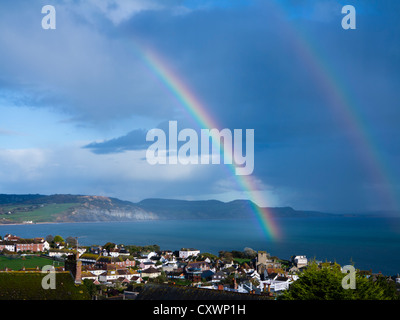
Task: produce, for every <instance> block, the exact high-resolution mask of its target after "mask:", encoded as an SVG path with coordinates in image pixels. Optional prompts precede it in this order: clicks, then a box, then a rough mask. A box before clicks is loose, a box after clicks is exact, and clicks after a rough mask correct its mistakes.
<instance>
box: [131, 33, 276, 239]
mask: <svg viewBox="0 0 400 320" xmlns="http://www.w3.org/2000/svg"><path fill="white" fill-rule="evenodd" d="M135 44H136V52H137V53H140V57H141V58H142V60H143V61H144V62H145V64H146V66H147V67H148V69H149V70H151V72H152V73H153V74H154V75H156V76H157V78H158V79H159V80H160V81H161V82H162V83H163V85H164V86H165V87H166V88H167V89H168V90H169V92H171V93H172V94H173V95H174V97H175V98H176V99H177V100H178V101H179V102H180V104H181V105H182V106H183V107H184V108H185V110H186V111H187V112H188V113H189V114H190V115H191V117H192V118H193V119H194V120H195V121H196V122H197V123H198V124H199V125H200V127H202V128H208V129H212V128H218V125H217V123H216V122H215V121H214V120H213V117H211V115H210V113H209V112H208V111H207V110H206V109H205V108H204V106H203V104H202V103H201V102H200V100H199V99H198V98H197V97H196V96H195V94H194V93H193V91H192V90H190V89H189V88H188V87H187V85H186V84H185V83H184V82H183V81H182V80H181V78H180V77H178V76H177V74H176V72H173V71H172V69H171V68H170V67H169V65H168V63H166V62H165V61H164V60H163V59H162V58H161V57H160V56H159V55H157V54H156V53H155V52H154V51H153V50H150V49H149V48H148V47H145V46H143V45H139V44H138V42H137V41H136V43H135ZM215 140H216V139H213V141H215ZM220 148H223V145H222V144H221V146H220ZM228 166H229V167H230V169H231V171H232V174H233V177H235V180H236V183H237V185H238V186H239V187H240V189H241V190H243V191H244V192H245V193H246V195H247V197H248V200H250V206H251V210H252V211H253V212H254V214H255V217H256V219H257V221H258V223H259V225H260V227H261V229H262V232H263V234H264V235H265V236H266V238H267V239H269V240H277V239H279V238H280V237H281V231H280V229H279V228H278V226H277V224H276V221H275V220H274V219H273V217H272V214H271V212H270V211H269V210H268V208H266V207H261V206H259V205H258V204H260V203H263V201H262V200H263V199H262V197H261V196H260V195H259V194H258V193H257V192H256V190H257V186H256V183H255V177H252V176H244V175H243V176H239V175H236V173H235V170H236V167H235V165H234V164H230V165H228Z"/></svg>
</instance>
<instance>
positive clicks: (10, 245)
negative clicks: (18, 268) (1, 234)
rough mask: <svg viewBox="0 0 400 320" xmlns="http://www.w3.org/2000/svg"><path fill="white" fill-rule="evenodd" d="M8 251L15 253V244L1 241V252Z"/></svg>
mask: <svg viewBox="0 0 400 320" xmlns="http://www.w3.org/2000/svg"><path fill="white" fill-rule="evenodd" d="M3 250H7V251H10V252H15V244H14V243H12V242H11V241H3V240H2V241H0V251H3Z"/></svg>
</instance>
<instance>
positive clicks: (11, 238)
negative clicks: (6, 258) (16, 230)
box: [3, 233, 20, 241]
mask: <svg viewBox="0 0 400 320" xmlns="http://www.w3.org/2000/svg"><path fill="white" fill-rule="evenodd" d="M3 239H4V240H5V241H18V240H19V239H20V237H17V236H15V235H13V234H9V233H7V234H6V235H5V236H4V238H3Z"/></svg>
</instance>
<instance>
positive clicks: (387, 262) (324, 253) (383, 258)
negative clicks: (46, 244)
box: [0, 216, 400, 275]
mask: <svg viewBox="0 0 400 320" xmlns="http://www.w3.org/2000/svg"><path fill="white" fill-rule="evenodd" d="M274 225H275V226H276V231H277V234H278V235H279V236H278V237H271V236H270V235H269V234H265V233H264V231H263V229H262V228H261V226H260V224H259V223H258V221H257V220H256V219H248V220H155V221H154V220H153V221H129V222H87V223H59V224H57V223H52V224H50V223H49V224H32V225H30V224H26V225H1V226H0V235H2V236H4V235H5V234H7V233H11V234H15V235H17V236H20V237H24V238H32V237H46V236H47V235H53V236H55V235H61V236H62V237H63V238H64V239H65V238H67V237H68V236H72V237H79V243H80V244H81V245H87V246H89V245H93V244H97V245H104V244H105V243H107V242H114V243H116V244H125V245H151V244H157V245H159V246H160V247H161V249H165V250H172V251H175V250H179V249H181V248H182V247H191V248H192V247H193V248H197V249H199V250H201V251H202V252H210V253H213V254H216V255H218V252H219V251H221V250H225V251H231V250H238V251H242V250H243V249H244V248H245V247H250V248H252V249H254V250H265V251H267V252H268V253H270V254H271V255H272V256H277V257H279V258H281V259H290V257H291V256H292V255H306V256H307V257H308V258H309V259H313V258H315V259H316V260H322V261H325V260H327V261H336V262H338V263H339V264H341V265H346V264H350V263H351V261H352V262H354V264H355V267H356V268H358V269H361V270H372V271H373V272H382V273H383V274H386V275H395V274H398V273H400V254H399V253H400V218H364V217H341V216H337V217H309V218H287V217H285V218H277V219H275V221H274Z"/></svg>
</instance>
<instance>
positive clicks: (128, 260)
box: [96, 256, 135, 268]
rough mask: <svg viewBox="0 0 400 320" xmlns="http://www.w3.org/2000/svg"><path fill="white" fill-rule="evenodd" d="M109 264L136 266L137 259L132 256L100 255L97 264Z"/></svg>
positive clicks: (102, 266) (101, 265)
mask: <svg viewBox="0 0 400 320" xmlns="http://www.w3.org/2000/svg"><path fill="white" fill-rule="evenodd" d="M107 265H117V266H119V267H134V266H135V260H134V259H133V257H131V256H118V257H111V256H100V257H99V258H98V259H97V261H96V266H97V267H100V268H104V267H106V266H107Z"/></svg>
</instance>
